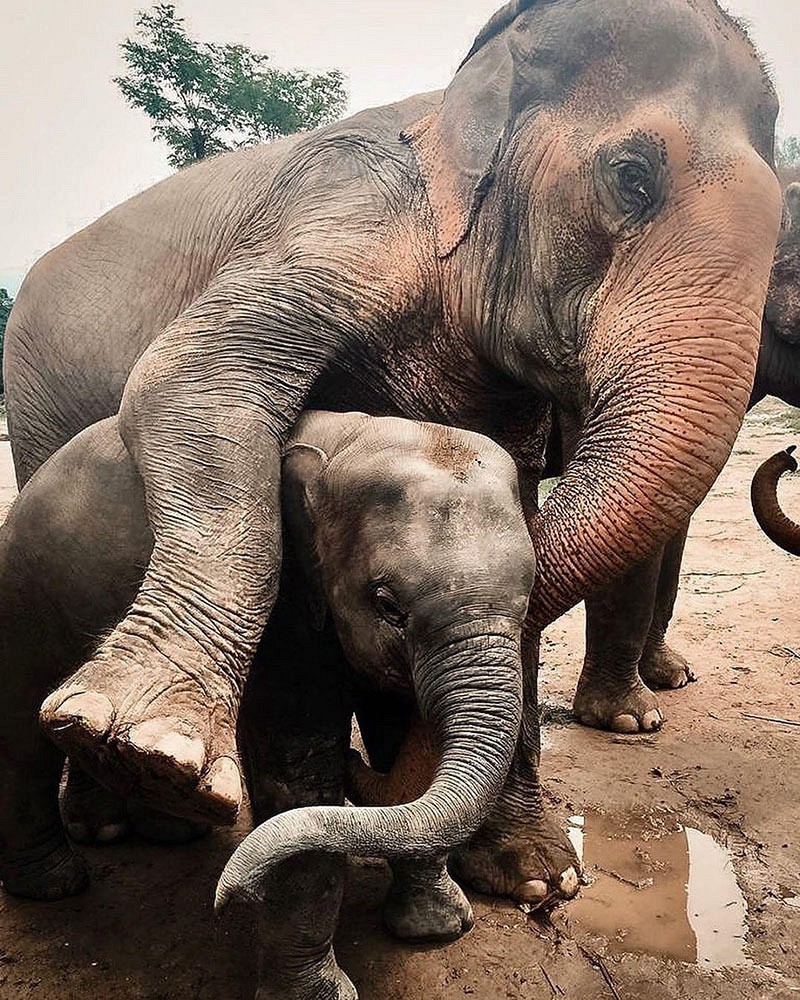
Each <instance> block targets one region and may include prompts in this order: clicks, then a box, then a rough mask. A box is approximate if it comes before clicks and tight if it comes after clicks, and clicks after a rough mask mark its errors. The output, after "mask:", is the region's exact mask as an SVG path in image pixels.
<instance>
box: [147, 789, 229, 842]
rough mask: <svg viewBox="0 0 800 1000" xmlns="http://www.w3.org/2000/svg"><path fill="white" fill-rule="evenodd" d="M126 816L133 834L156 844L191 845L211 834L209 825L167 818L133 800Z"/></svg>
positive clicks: (172, 817) (165, 815)
mask: <svg viewBox="0 0 800 1000" xmlns="http://www.w3.org/2000/svg"><path fill="white" fill-rule="evenodd" d="M128 816H129V817H130V822H131V825H132V827H133V829H134V830H135V832H136V833H138V834H139V836H140V837H144V838H145V840H152V841H153V842H154V843H156V844H191V843H193V842H194V841H195V840H201V839H202V838H203V837H206V836H208V834H209V833H210V832H211V824H210V823H197V822H195V821H194V820H190V819H182V818H181V817H180V816H169V815H167V813H163V812H159V811H158V810H157V809H151V808H150V807H149V806H147V805H144V804H143V803H141V802H136V801H135V800H132V801H131V802H129V803H128Z"/></svg>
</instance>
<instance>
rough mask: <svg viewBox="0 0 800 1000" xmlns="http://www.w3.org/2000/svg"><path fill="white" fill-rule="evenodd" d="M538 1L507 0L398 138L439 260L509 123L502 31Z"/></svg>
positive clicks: (461, 227) (478, 193)
mask: <svg viewBox="0 0 800 1000" xmlns="http://www.w3.org/2000/svg"><path fill="white" fill-rule="evenodd" d="M536 2H540V0H512V2H511V3H509V4H507V5H506V6H505V7H503V8H502V10H500V11H498V12H497V14H495V16H494V17H493V18H492V19H491V21H489V23H488V24H487V25H486V27H485V28H484V29H483V31H482V32H481V33H480V34H479V35H478V37H477V39H476V40H475V44H474V45H473V46H472V49H471V50H470V53H469V55H468V56H467V58H466V59H465V60H464V62H463V63H462V64H461V66H460V68H459V70H458V72H457V73H456V75H455V77H454V79H453V82H452V83H451V84H450V86H449V87H448V88H447V90H446V91H445V94H444V98H443V100H442V104H441V105H440V107H439V108H437V110H436V111H434V112H432V113H431V114H429V115H426V116H425V117H424V118H421V119H420V120H419V121H417V122H415V123H414V124H413V125H411V126H410V127H408V128H407V129H405V131H404V132H403V133H402V136H401V138H402V139H403V141H405V142H407V143H408V144H409V145H410V146H411V147H412V149H413V150H414V154H415V156H416V159H417V163H418V165H419V168H420V172H421V173H422V178H423V180H424V182H425V188H426V191H427V195H428V201H429V202H430V205H431V208H432V209H433V215H434V219H435V224H436V248H437V251H438V253H439V256H441V257H446V256H447V255H448V254H450V253H452V251H453V250H454V249H455V248H456V247H457V246H458V244H459V243H460V242H461V241H462V240H463V239H464V237H465V236H466V234H467V232H468V231H469V227H470V225H471V224H472V221H473V219H474V217H475V215H476V213H477V211H478V209H479V208H480V204H481V201H482V199H483V196H484V194H485V193H486V191H487V189H488V187H489V185H490V184H491V181H492V176H493V170H494V166H495V163H496V160H497V155H498V152H499V149H500V145H501V141H502V138H503V134H504V132H505V130H506V126H507V124H508V121H509V115H510V112H511V105H512V88H513V86H514V59H513V57H512V53H511V50H510V49H509V45H508V42H507V39H506V37H505V36H506V29H508V28H509V27H510V25H511V24H512V23H513V21H514V20H515V18H516V17H517V16H518V15H519V14H521V13H523V12H524V11H525V10H527V9H528V8H530V7H532V6H533V5H534V4H535V3H536Z"/></svg>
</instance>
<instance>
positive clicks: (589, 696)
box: [572, 664, 664, 733]
mask: <svg viewBox="0 0 800 1000" xmlns="http://www.w3.org/2000/svg"><path fill="white" fill-rule="evenodd" d="M572 709H573V712H574V713H575V718H576V719H577V720H578V722H580V723H581V724H582V725H584V726H591V727H592V728H593V729H610V730H611V731H612V732H614V733H652V732H654V731H655V730H657V729H660V728H661V726H662V725H663V723H664V717H663V716H662V714H661V711H660V710H659V707H658V701H657V699H656V696H655V695H654V694H653V692H652V691H651V690H650V689H649V688H648V687H645V685H644V684H643V683H642V682H641V680H640V679H639V677H638V675H637V676H636V677H635V680H633V681H631V680H628V679H626V680H624V681H622V682H620V681H619V680H618V679H615V678H613V677H608V676H607V675H603V674H600V673H598V672H597V670H596V668H594V667H593V666H592V665H591V664H585V665H584V668H583V673H582V674H581V676H580V680H579V681H578V687H577V689H576V691H575V698H574V700H573V703H572Z"/></svg>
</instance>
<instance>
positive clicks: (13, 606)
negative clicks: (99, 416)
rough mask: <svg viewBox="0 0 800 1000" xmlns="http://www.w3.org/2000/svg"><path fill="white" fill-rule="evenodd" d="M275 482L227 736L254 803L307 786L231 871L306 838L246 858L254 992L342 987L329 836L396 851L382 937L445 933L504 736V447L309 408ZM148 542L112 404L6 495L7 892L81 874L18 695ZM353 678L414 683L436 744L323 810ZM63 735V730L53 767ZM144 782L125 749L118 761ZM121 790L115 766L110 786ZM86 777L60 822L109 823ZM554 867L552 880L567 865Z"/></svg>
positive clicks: (507, 472) (0, 736)
mask: <svg viewBox="0 0 800 1000" xmlns="http://www.w3.org/2000/svg"><path fill="white" fill-rule="evenodd" d="M282 492H283V508H284V514H285V524H286V533H287V549H288V551H287V557H286V559H285V561H284V572H283V580H282V585H281V598H280V600H279V601H278V603H277V605H276V608H275V611H274V614H273V616H272V618H271V620H270V622H269V625H268V627H267V631H266V633H265V636H264V638H263V640H262V644H261V647H260V652H259V655H258V657H257V663H256V666H255V668H254V670H253V672H252V674H251V678H250V681H249V684H248V690H247V691H246V692H245V696H244V701H243V705H242V712H241V717H240V727H239V744H240V747H241V752H242V757H243V760H244V763H245V771H246V774H247V779H248V790H249V792H250V797H251V801H252V804H253V809H254V814H255V817H256V819H257V820H258V821H261V820H265V819H267V818H268V817H269V816H271V815H273V814H274V813H276V812H279V811H281V810H286V809H290V808H292V807H295V806H306V807H307V808H305V809H304V810H301V811H300V812H290V813H287V814H284V815H283V818H282V819H281V820H280V821H279V824H280V830H281V832H282V836H281V838H280V841H279V842H278V843H276V844H275V845H273V846H272V848H271V849H270V850H268V851H262V852H261V854H260V855H259V856H258V858H257V859H255V860H253V862H252V864H253V871H252V872H250V871H249V870H248V865H249V864H250V861H249V859H250V858H251V856H252V848H248V850H247V851H246V852H245V858H246V859H247V865H245V866H244V867H243V865H242V862H241V861H237V865H238V868H237V870H238V871H239V872H241V874H242V876H243V885H244V884H247V883H249V881H250V880H252V879H254V878H255V877H256V869H257V865H256V861H258V863H259V864H261V865H262V867H263V865H265V864H267V863H269V862H274V861H276V860H279V859H280V858H282V857H288V856H295V855H298V854H300V853H306V854H307V852H311V851H324V852H327V853H326V854H308V855H307V856H306V857H304V858H303V859H302V862H298V864H296V865H294V866H289V867H284V868H283V869H281V873H280V874H279V875H275V876H274V877H273V878H272V879H271V880H270V881H269V884H268V886H267V885H266V884H265V880H264V878H263V875H259V885H261V886H263V887H264V891H263V892H262V891H259V897H261V895H266V897H267V909H266V911H265V913H264V914H263V915H262V924H263V926H262V929H261V932H260V936H261V943H262V946H263V950H264V955H263V961H262V968H263V974H262V982H261V989H260V992H259V997H261V998H266V997H275V998H279V997H280V998H281V1000H286V998H293V997H309V998H310V997H318V996H323V995H324V996H328V995H329V994H328V992H326V991H328V990H329V991H331V992H330V995H331V996H336V997H339V996H341V997H345V996H352V995H354V994H353V993H352V987H351V986H350V985H349V982H348V981H347V979H346V977H344V976H343V975H342V974H341V973H340V972H339V970H338V968H337V966H336V963H335V959H334V958H333V954H332V952H331V950H330V942H331V935H332V933H333V930H334V927H335V921H336V915H337V912H338V900H339V899H340V897H341V881H342V876H343V868H342V864H341V859H340V858H336V857H330V854H331V852H333V853H334V854H339V855H344V854H347V853H349V852H356V853H359V854H374V855H379V856H383V855H388V856H393V857H396V859H397V861H396V875H397V878H396V881H395V884H394V886H393V889H392V892H391V894H390V898H389V901H388V906H387V922H388V923H389V925H390V927H391V928H392V929H393V930H394V931H395V933H397V934H398V935H400V936H403V937H413V938H416V939H420V938H422V939H436V940H442V939H452V938H453V937H457V936H459V935H460V934H461V933H463V932H464V930H466V929H468V928H469V927H470V926H471V925H472V917H471V911H470V907H469V904H468V903H467V901H466V898H465V897H464V895H463V893H462V892H461V890H460V889H458V888H457V886H456V885H455V883H453V882H452V880H451V879H450V877H449V876H448V874H447V870H446V868H445V860H446V855H447V852H448V851H449V850H450V849H451V848H452V847H454V846H456V845H458V844H461V843H463V842H464V841H466V840H467V839H468V837H469V836H470V835H471V834H473V833H474V832H475V831H476V829H477V828H478V826H479V825H480V823H481V821H482V820H483V819H484V818H485V816H486V815H487V813H488V811H489V809H490V808H491V806H492V804H493V801H494V799H495V798H496V797H497V796H498V795H499V793H500V791H501V789H502V786H503V782H504V780H505V776H506V773H507V771H508V768H509V766H510V763H511V760H512V757H513V754H514V750H515V747H516V743H517V732H518V730H519V725H520V717H521V703H522V676H521V675H522V670H521V641H522V640H521V634H522V624H523V621H524V618H525V613H526V609H527V605H528V596H529V593H530V590H531V587H532V585H533V575H534V572H533V571H534V556H533V549H532V546H531V542H530V537H529V535H528V531H527V525H526V522H525V518H524V516H523V512H522V507H521V504H520V499H519V492H518V484H517V472H516V468H515V466H514V463H513V461H512V459H511V458H510V456H509V455H508V454H507V453H506V452H504V451H503V450H502V449H501V448H500V447H498V446H497V445H496V444H494V442H492V441H489V440H488V439H487V438H484V437H482V436H480V435H477V434H473V433H470V432H467V431H460V430H453V429H451V428H445V427H441V426H438V425H433V424H416V423H412V422H410V421H407V420H401V419H397V418H391V417H386V418H372V417H367V416H364V415H363V414H333V413H321V412H319V411H310V412H308V413H305V414H304V415H303V416H302V418H301V419H300V421H299V422H298V425H297V426H296V428H295V429H294V431H293V432H292V435H291V438H290V440H289V442H288V444H287V447H286V451H285V457H284V462H283V487H282ZM152 544H153V540H152V535H151V532H150V530H149V526H148V522H147V516H146V508H145V504H144V496H143V491H142V485H141V480H140V478H139V476H138V473H137V470H136V467H135V465H134V464H133V462H132V460H131V459H130V456H129V455H128V453H127V451H126V450H125V448H124V446H123V445H122V442H121V440H120V438H119V435H118V431H117V421H116V418H110V419H108V420H105V421H102V422H100V423H98V424H96V425H94V426H93V427H91V428H88V429H87V430H85V431H84V432H82V433H81V434H80V435H78V436H77V437H75V438H74V439H73V440H72V441H71V442H69V443H68V444H67V445H65V446H64V447H63V448H62V449H61V450H60V451H59V452H57V453H56V454H55V455H54V456H53V457H52V458H51V459H50V460H49V461H48V462H47V463H45V465H44V466H42V468H40V470H39V471H38V472H37V474H36V475H35V476H34V477H33V478H32V479H31V480H30V482H29V483H28V484H27V485H26V487H25V489H24V490H23V491H22V493H21V495H20V497H19V499H18V501H17V503H16V504H15V506H14V507H13V509H12V511H11V513H10V514H9V517H8V521H7V524H6V527H5V529H4V531H3V533H2V539H1V540H0V593H2V595H3V600H2V602H0V674H1V675H2V676H1V677H0V684H2V689H3V692H4V699H3V704H4V711H3V713H2V715H0V877H1V878H2V880H3V882H4V884H5V887H6V889H7V890H9V891H11V892H13V893H16V894H19V895H23V896H29V897H33V898H57V897H58V896H61V895H63V894H65V893H66V892H67V891H74V890H77V889H79V888H82V887H83V885H84V884H85V882H86V870H85V867H84V866H83V863H82V861H81V859H80V857H79V856H78V855H76V854H75V853H74V852H73V851H72V849H71V848H70V847H69V845H68V843H67V841H66V839H65V837H64V833H63V830H62V826H61V822H60V820H59V815H58V807H57V797H58V784H59V777H60V774H61V769H62V766H63V760H64V757H63V754H62V753H60V752H59V751H58V750H56V748H55V747H53V746H52V744H51V743H50V742H49V741H48V740H47V739H46V737H45V736H44V734H43V733H41V732H40V731H39V730H38V728H37V726H36V716H37V712H38V706H39V703H40V702H41V699H42V698H43V696H44V695H45V694H46V692H47V691H48V690H49V689H50V688H51V687H52V686H53V684H56V683H59V682H61V681H63V680H64V678H65V676H66V675H67V674H68V673H69V672H70V671H71V670H72V669H74V667H76V666H77V665H78V664H79V663H81V662H82V660H83V659H84V658H85V657H86V656H87V654H88V652H89V650H90V649H91V646H92V644H93V643H95V642H96V641H97V636H98V635H101V634H102V633H103V631H104V630H105V629H107V628H108V627H110V626H112V625H113V624H114V622H116V621H117V620H119V619H120V618H121V617H122V616H123V615H124V613H125V610H126V608H127V607H128V605H129V604H130V601H131V600H132V598H133V596H134V595H135V592H136V588H137V586H138V584H139V582H140V580H141V576H142V572H143V567H145V566H146V565H147V560H148V557H149V554H150V550H151V548H152ZM371 691H382V692H383V694H382V695H381V697H382V698H384V699H394V700H395V701H398V702H399V711H406V706H411V705H414V704H418V705H419V707H420V709H421V711H422V713H423V715H424V716H425V717H426V718H427V719H428V720H429V723H430V724H431V726H432V727H433V729H434V731H435V733H436V739H437V744H438V745H439V746H440V747H441V753H442V758H441V765H440V767H439V769H438V773H437V775H436V776H435V778H434V780H433V782H432V784H431V787H430V789H429V791H428V792H427V793H425V794H424V795H423V796H422V798H421V799H420V800H419V801H418V802H416V803H413V804H410V805H405V806H402V807H401V808H396V809H393V808H384V809H372V810H370V809H355V808H351V809H344V808H342V804H343V779H344V773H345V762H346V757H347V753H348V748H349V743H350V719H351V716H352V713H353V711H354V709H355V708H358V710H359V716H360V719H361V722H362V725H363V727H364V729H365V731H366V732H368V733H370V732H371V731H372V730H374V729H375V728H376V725H379V724H380V720H379V719H373V718H372V717H371V714H370V711H369V707H368V703H367V701H366V700H365V698H364V697H363V695H362V692H363V693H364V694H369V692H371ZM412 696H413V697H412ZM370 741H371V742H375V737H374V736H372V737H371V740H370ZM376 745H377V746H378V749H380V746H379V744H376ZM84 757H85V755H83V754H82V753H81V752H80V749H78V750H77V751H76V753H75V756H74V757H72V758H71V759H70V768H71V774H72V773H73V771H74V768H75V765H77V764H80V763H82V762H83V761H84ZM86 762H87V764H88V766H89V767H91V766H92V756H91V755H88V757H86ZM149 780H152V779H150V777H149V775H148V774H147V772H146V771H144V772H143V773H142V775H141V776H140V781H141V783H147V782H148V781H149ZM142 791H143V789H142V788H141V787H140V785H139V784H138V783H136V782H131V785H130V788H129V789H128V792H129V794H130V795H131V796H139V795H141V793H142ZM91 792H92V789H91V787H90V785H89V782H88V779H87V778H86V776H85V775H84V776H83V778H82V780H81V783H80V787H78V788H76V787H70V788H68V790H67V796H66V804H65V812H66V813H68V815H69V817H70V820H71V823H72V826H73V827H74V826H76V825H78V824H82V825H83V827H84V829H87V830H88V829H94V830H96V831H99V832H100V833H101V836H99V837H98V838H96V839H110V837H111V834H112V833H113V831H112V830H111V829H110V827H111V826H112V825H113V824H114V823H116V825H117V826H118V827H119V826H121V825H122V824H123V823H124V822H125V818H124V803H121V802H118V803H117V806H118V813H117V815H116V816H115V815H114V813H113V809H114V801H113V799H111V797H109V796H105V797H104V798H103V796H102V793H98V795H100V799H92V798H91ZM153 794H154V795H157V794H158V787H157V783H156V788H155V789H154V790H153ZM101 800H102V808H103V809H104V810H105V814H104V816H103V817H102V818H98V814H97V809H98V802H100V801H101ZM319 803H323V804H328V805H330V806H332V807H333V808H329V809H321V808H319V805H318V804H319ZM431 852H434V856H432V857H431V856H430V855H431ZM422 855H424V857H421V856H422ZM409 856H413V861H409V860H408V858H409ZM43 857H46V858H47V859H48V868H47V870H46V878H44V879H43V877H42V869H41V866H40V864H39V862H40V861H41V859H42V858H43ZM404 859H406V860H405V861H404ZM571 879H572V882H571V886H570V887H569V891H570V892H573V893H574V891H576V889H577V876H576V874H575V872H574V871H573V872H572V873H571ZM233 888H234V887H233V886H232V885H231V884H230V883H229V890H230V891H233ZM326 901H327V903H328V904H329V905H326ZM273 911H274V912H273ZM270 914H272V917H270Z"/></svg>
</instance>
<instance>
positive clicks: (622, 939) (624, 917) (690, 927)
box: [570, 811, 748, 970]
mask: <svg viewBox="0 0 800 1000" xmlns="http://www.w3.org/2000/svg"><path fill="white" fill-rule="evenodd" d="M570 839H571V840H572V842H573V844H574V845H575V848H576V850H577V851H578V855H579V856H580V857H581V858H582V860H583V864H584V868H585V871H586V873H587V875H588V877H589V879H590V884H589V885H588V886H587V887H586V888H585V889H584V891H583V893H582V894H581V896H580V898H579V899H578V900H576V901H575V903H574V904H573V905H572V906H571V908H570V909H571V913H570V919H571V924H572V927H573V929H574V930H578V931H582V932H587V933H589V934H591V935H593V936H600V937H602V938H604V939H605V940H606V942H607V950H608V953H609V954H612V955H625V954H637V955H652V956H654V957H657V958H665V959H669V960H672V961H678V962H687V963H692V964H697V965H699V966H700V967H701V968H704V969H709V970H714V969H726V968H735V967H737V966H741V965H746V964H747V961H748V959H747V957H746V953H745V937H746V933H747V923H746V920H747V903H746V901H745V898H744V895H743V893H742V890H741V888H740V887H739V884H738V881H737V878H736V873H735V870H734V864H733V856H732V854H731V852H730V851H729V850H728V849H727V847H725V846H724V845H723V844H720V843H718V842H717V841H716V840H715V839H714V838H713V837H712V836H710V835H709V834H706V833H703V832H702V831H701V830H697V829H695V828H693V827H691V826H686V825H684V824H683V823H681V822H680V821H679V819H678V818H677V817H676V816H675V815H674V814H673V813H671V812H667V811H662V812H653V813H645V814H636V813H631V812H626V813H621V814H614V813H603V812H587V813H586V814H585V815H582V816H574V817H572V819H571V821H570Z"/></svg>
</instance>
